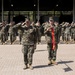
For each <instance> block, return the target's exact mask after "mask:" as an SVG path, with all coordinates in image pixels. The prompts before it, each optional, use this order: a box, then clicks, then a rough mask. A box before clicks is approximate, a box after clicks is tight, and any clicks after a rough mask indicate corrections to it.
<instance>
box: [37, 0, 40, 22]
mask: <svg viewBox="0 0 75 75" xmlns="http://www.w3.org/2000/svg"><path fill="white" fill-rule="evenodd" d="M39 19H40V16H39V0H37V20H38V21H39Z"/></svg>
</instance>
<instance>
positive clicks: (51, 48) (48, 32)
mask: <svg viewBox="0 0 75 75" xmlns="http://www.w3.org/2000/svg"><path fill="white" fill-rule="evenodd" d="M58 29H59V28H58V27H56V26H55V25H54V20H53V18H52V17H50V18H49V24H47V25H45V26H44V34H45V38H46V42H47V49H48V59H49V62H48V65H50V64H55V65H56V64H57V62H55V61H56V53H57V49H58V42H59V38H58V36H59V35H58V31H59V30H58ZM53 30H54V33H53V32H52V31H53ZM53 34H54V35H53ZM53 36H54V37H53ZM53 38H54V44H53V41H52V40H53Z"/></svg>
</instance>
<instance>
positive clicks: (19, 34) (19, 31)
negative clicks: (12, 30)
mask: <svg viewBox="0 0 75 75" xmlns="http://www.w3.org/2000/svg"><path fill="white" fill-rule="evenodd" d="M21 24H22V23H21ZM17 29H18V36H19V42H20V44H21V40H22V35H23V31H22V28H21V25H20V26H19V27H18V28H17Z"/></svg>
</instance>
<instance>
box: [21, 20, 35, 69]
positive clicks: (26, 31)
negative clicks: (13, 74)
mask: <svg viewBox="0 0 75 75" xmlns="http://www.w3.org/2000/svg"><path fill="white" fill-rule="evenodd" d="M21 28H22V30H23V36H22V41H21V44H22V52H23V54H24V64H25V67H24V69H27V68H28V65H29V68H30V69H33V67H32V60H33V53H34V44H36V37H35V29H34V27H33V26H31V25H30V21H29V19H26V21H25V25H22V26H21Z"/></svg>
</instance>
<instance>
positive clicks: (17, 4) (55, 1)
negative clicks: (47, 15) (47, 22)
mask: <svg viewBox="0 0 75 75" xmlns="http://www.w3.org/2000/svg"><path fill="white" fill-rule="evenodd" d="M3 1H4V10H5V11H8V10H15V11H36V10H37V0H3ZM1 4H2V2H1V0H0V11H1ZM39 10H40V11H52V10H56V11H71V10H73V0H67V1H66V0H39Z"/></svg>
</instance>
